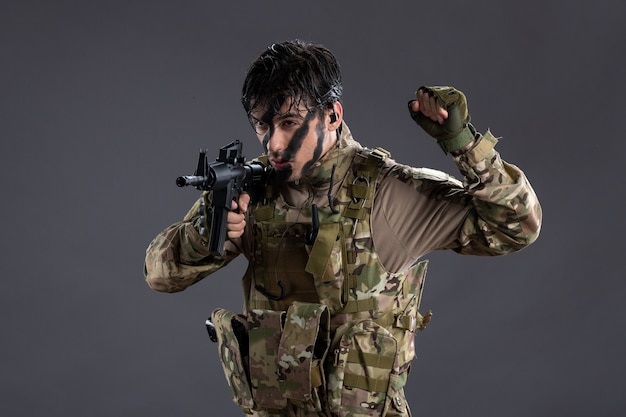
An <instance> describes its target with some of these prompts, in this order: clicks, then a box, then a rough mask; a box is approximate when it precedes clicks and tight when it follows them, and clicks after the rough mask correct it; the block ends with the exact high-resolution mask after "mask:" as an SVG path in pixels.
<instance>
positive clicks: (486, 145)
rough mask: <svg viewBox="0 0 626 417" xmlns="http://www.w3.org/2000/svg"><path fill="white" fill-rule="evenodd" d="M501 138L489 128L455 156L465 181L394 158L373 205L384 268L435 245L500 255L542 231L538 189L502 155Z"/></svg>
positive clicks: (395, 267)
mask: <svg viewBox="0 0 626 417" xmlns="http://www.w3.org/2000/svg"><path fill="white" fill-rule="evenodd" d="M496 142H497V140H496V139H495V138H494V137H493V135H492V134H491V133H490V132H487V133H486V134H485V135H484V136H482V137H481V138H480V139H479V141H478V142H477V144H476V145H475V146H474V147H473V148H472V149H470V150H469V151H467V152H466V153H465V154H463V155H460V156H455V157H454V158H455V161H456V163H457V165H458V167H459V168H460V170H461V172H462V173H463V175H464V180H463V182H461V181H459V180H457V179H456V178H454V177H452V176H450V175H448V174H445V173H444V172H441V171H437V170H432V169H428V168H414V167H410V166H407V165H402V164H397V163H395V162H394V161H390V162H389V165H388V167H389V170H388V171H387V172H386V173H385V174H384V175H385V178H384V179H383V180H382V181H381V183H380V185H379V187H378V189H377V190H376V195H375V197H374V199H375V200H374V204H373V205H372V238H373V240H374V244H375V245H376V248H377V252H378V254H379V257H380V260H381V262H382V263H383V265H384V266H385V268H387V270H389V271H394V272H395V271H402V270H404V269H406V268H408V267H409V266H411V265H412V264H413V263H414V262H415V260H417V259H419V258H420V257H422V256H423V255H425V254H427V253H429V252H431V251H433V250H439V249H452V250H455V251H457V252H459V253H462V254H465V255H501V254H505V253H510V252H514V251H517V250H520V249H522V248H523V247H525V246H527V245H529V244H530V243H532V242H533V241H534V240H535V239H536V238H537V235H538V234H539V229H540V225H541V207H540V206H539V202H538V201H537V197H536V195H535V193H534V191H533V189H532V187H531V186H530V184H529V183H528V180H527V179H526V177H525V175H524V174H523V173H522V171H521V170H519V169H518V168H517V167H515V166H514V165H510V164H507V163H506V162H504V161H502V160H501V159H500V155H499V154H498V153H497V152H496V151H495V150H494V145H495V143H496ZM407 207H408V208H410V209H409V210H407ZM407 225H410V227H407Z"/></svg>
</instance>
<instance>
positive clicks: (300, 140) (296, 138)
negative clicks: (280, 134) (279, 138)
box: [281, 112, 315, 160]
mask: <svg viewBox="0 0 626 417" xmlns="http://www.w3.org/2000/svg"><path fill="white" fill-rule="evenodd" d="M314 117H315V113H313V112H308V113H307V115H306V117H305V118H304V123H302V126H300V127H299V128H298V129H296V131H295V132H294V133H293V136H292V137H291V139H290V141H289V144H288V145H287V148H286V149H285V151H284V153H283V155H281V156H282V159H284V160H290V159H292V158H293V156H294V155H295V154H296V153H298V151H299V150H300V148H302V145H303V144H304V138H306V135H307V134H308V133H309V125H310V122H311V120H313V118H314Z"/></svg>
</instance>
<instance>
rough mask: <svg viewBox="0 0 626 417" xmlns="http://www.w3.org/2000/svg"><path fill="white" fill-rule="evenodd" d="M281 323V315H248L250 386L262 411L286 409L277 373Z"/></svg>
mask: <svg viewBox="0 0 626 417" xmlns="http://www.w3.org/2000/svg"><path fill="white" fill-rule="evenodd" d="M284 320H285V312H284V311H273V310H251V311H250V314H249V315H248V327H249V330H248V338H249V341H250V360H249V369H250V383H251V385H252V392H253V397H254V402H255V404H256V405H257V406H259V407H262V408H265V409H282V408H284V407H285V406H286V405H287V400H286V399H285V397H284V395H283V393H282V392H281V391H280V386H279V383H278V374H277V372H276V362H277V358H278V345H279V343H280V336H281V333H282V329H283V322H284Z"/></svg>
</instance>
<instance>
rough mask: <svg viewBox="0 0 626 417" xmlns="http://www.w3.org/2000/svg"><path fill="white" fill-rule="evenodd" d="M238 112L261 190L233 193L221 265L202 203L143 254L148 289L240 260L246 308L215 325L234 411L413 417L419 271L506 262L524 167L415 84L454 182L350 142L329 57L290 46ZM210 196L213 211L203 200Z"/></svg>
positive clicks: (437, 90)
mask: <svg viewBox="0 0 626 417" xmlns="http://www.w3.org/2000/svg"><path fill="white" fill-rule="evenodd" d="M241 98H242V103H243V107H244V109H245V111H246V113H247V116H248V119H249V121H250V123H251V124H252V127H253V128H254V131H255V133H256V135H257V138H258V140H259V141H260V142H261V143H262V145H263V147H264V149H265V154H264V155H262V156H261V157H259V159H258V160H259V161H261V162H263V163H264V164H266V166H267V175H266V180H265V181H266V182H265V186H264V188H263V193H262V194H263V195H262V196H261V197H260V198H258V199H256V200H258V201H251V199H250V195H249V194H245V193H244V194H241V196H240V198H239V199H238V201H236V202H235V201H233V203H232V211H231V212H229V214H228V227H227V230H228V232H227V234H228V239H227V241H226V243H225V246H224V247H225V251H224V253H223V255H216V254H213V253H211V252H210V251H208V249H207V236H206V234H204V235H201V234H200V233H199V230H201V229H208V228H209V227H208V225H209V224H210V221H209V219H207V218H206V217H207V216H202V217H201V216H200V215H199V214H198V208H199V207H200V204H201V201H203V199H202V198H201V199H200V200H198V202H197V203H196V204H195V205H194V207H192V208H191V210H190V211H189V213H188V214H187V215H186V216H185V217H184V219H183V220H182V221H180V222H178V223H176V224H174V225H172V226H170V227H168V228H167V229H165V230H164V231H163V232H161V233H160V234H159V235H158V236H157V237H156V238H155V239H154V240H153V241H152V242H151V244H150V246H149V247H148V249H147V253H146V260H145V277H146V280H147V282H148V284H149V285H150V287H152V288H153V289H155V290H157V291H165V292H176V291H181V290H184V289H185V288H187V287H189V286H190V285H192V284H194V283H196V282H198V281H199V280H201V279H203V278H204V277H206V276H208V275H209V274H211V273H213V272H215V271H217V270H218V269H220V268H222V267H223V266H225V265H226V264H228V263H229V262H230V261H231V260H233V259H234V258H235V257H236V256H238V255H240V254H243V255H244V256H245V257H246V258H247V260H248V261H249V266H248V269H247V271H246V273H245V276H244V277H243V298H244V309H243V312H242V313H239V314H238V313H235V312H230V311H226V310H223V309H217V310H215V311H214V312H213V314H212V317H211V318H212V322H213V324H214V326H215V330H216V333H217V334H216V336H217V337H216V338H217V341H218V344H219V345H218V346H219V349H218V350H219V355H220V358H221V360H222V363H223V367H224V372H225V375H226V377H227V380H228V383H229V386H230V388H231V392H232V394H233V400H234V401H235V402H236V403H237V404H238V405H239V406H240V407H241V408H242V410H243V411H244V412H245V413H247V414H253V415H256V416H301V417H303V416H352V415H355V416H356V415H358V416H365V415H367V416H410V410H409V406H408V404H407V403H406V400H405V397H404V391H403V387H404V386H405V384H406V380H407V376H408V371H409V368H410V365H411V360H412V359H413V358H414V346H413V338H414V333H415V331H416V330H418V329H423V328H424V326H425V325H426V323H427V322H428V319H429V314H428V313H427V314H424V315H422V314H421V313H420V312H419V311H418V308H419V304H420V299H421V292H422V291H421V290H422V285H423V281H424V276H425V273H426V266H427V264H426V261H425V260H421V258H422V257H423V256H424V255H425V254H427V253H429V252H431V251H433V250H438V249H451V250H454V251H456V252H458V253H460V254H464V255H501V254H507V253H511V252H514V251H517V250H520V249H522V248H524V247H526V246H527V245H529V244H531V243H532V242H533V241H534V240H535V239H536V238H537V236H538V234H539V230H540V224H541V208H540V206H539V203H538V201H537V197H536V195H535V193H534V191H533V189H532V188H531V186H530V184H529V183H528V181H527V179H526V177H525V176H524V174H523V172H522V171H521V170H520V169H519V168H517V167H516V166H514V165H510V164H508V163H506V162H504V161H503V160H502V159H501V158H500V155H499V154H498V152H496V151H495V149H494V145H495V144H496V142H497V140H496V138H495V137H494V136H493V135H492V134H491V132H489V131H487V132H486V133H484V134H481V133H479V132H477V131H476V130H475V129H474V127H473V126H472V124H471V123H470V117H469V114H468V111H467V102H466V98H465V96H464V94H463V93H462V92H460V91H459V90H457V89H455V88H452V87H420V88H419V89H418V90H417V92H416V96H415V99H413V100H411V101H409V104H408V111H409V115H410V116H411V117H412V118H413V119H414V120H415V122H417V124H418V125H419V126H421V127H422V128H423V129H424V130H425V131H426V132H427V133H428V134H429V135H430V136H432V137H434V138H435V139H436V140H437V143H438V144H439V146H441V148H442V149H443V150H444V152H445V153H446V154H449V155H450V156H451V157H452V158H453V160H454V161H455V163H456V165H457V166H458V168H459V170H460V172H461V174H462V176H463V181H462V182H461V181H458V180H456V179H455V178H453V177H452V176H449V175H447V174H444V173H442V172H440V171H435V170H431V169H425V168H413V167H409V166H406V165H403V164H400V163H398V162H396V161H394V160H393V159H391V157H390V155H389V153H388V152H386V151H385V150H383V149H381V148H377V149H373V150H372V149H366V148H364V147H362V146H361V145H360V144H359V143H358V142H356V141H355V140H354V139H353V137H352V134H351V133H350V129H349V128H348V126H347V124H346V122H345V121H344V119H343V107H342V103H341V98H342V82H341V75H340V71H339V65H338V64H337V61H336V59H335V57H334V56H333V54H332V53H331V52H330V51H329V50H328V49H326V48H325V47H323V46H321V45H316V44H309V43H305V42H302V41H299V40H296V41H286V42H282V43H277V44H274V45H271V46H270V47H268V48H267V49H266V50H265V51H263V52H262V53H261V54H260V55H259V57H258V58H257V59H256V61H255V62H254V63H253V64H252V65H251V67H250V69H249V72H248V74H247V77H246V79H245V81H244V84H243V89H242V97H241ZM205 196H206V199H205V200H204V201H207V202H210V197H211V196H210V192H209V193H208V195H205Z"/></svg>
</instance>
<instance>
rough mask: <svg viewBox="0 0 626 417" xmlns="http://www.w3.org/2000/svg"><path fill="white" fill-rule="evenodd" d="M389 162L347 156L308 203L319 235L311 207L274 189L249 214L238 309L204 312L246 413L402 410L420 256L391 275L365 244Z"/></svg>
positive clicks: (417, 323)
mask: <svg viewBox="0 0 626 417" xmlns="http://www.w3.org/2000/svg"><path fill="white" fill-rule="evenodd" d="M388 157H389V154H388V153H387V152H386V151H384V150H382V149H380V148H379V149H376V150H359V151H358V152H357V153H356V155H355V157H354V159H353V161H352V163H351V165H350V168H349V169H348V172H347V174H346V176H345V178H344V179H343V181H342V183H341V186H340V188H339V190H338V192H337V193H336V195H335V196H334V201H333V204H332V205H329V206H328V207H320V208H318V209H317V213H318V216H319V228H318V229H317V230H313V228H312V223H313V222H312V208H311V207H310V206H309V207H305V208H298V209H296V208H293V207H289V206H288V205H287V204H286V202H285V201H284V199H283V198H282V196H281V195H280V194H279V193H277V191H276V190H275V189H272V188H271V187H268V188H267V195H266V199H264V200H263V201H262V202H261V203H259V204H258V205H257V206H256V207H254V208H253V209H252V214H253V218H254V222H253V224H252V225H251V226H252V227H253V235H254V243H255V245H254V249H253V253H252V256H251V258H250V259H249V267H248V270H247V271H246V275H245V277H244V280H243V282H244V294H245V304H244V307H245V308H244V310H245V314H235V313H232V312H228V311H225V310H222V309H218V310H216V311H215V312H214V313H213V314H212V320H213V322H214V323H215V325H216V328H217V333H218V339H219V344H220V348H219V353H220V357H221V359H222V364H223V367H224V371H225V373H226V376H227V379H228V382H229V386H230V388H231V392H232V394H233V398H234V401H235V402H236V403H237V404H239V405H240V406H241V407H242V409H243V410H244V411H246V412H248V413H251V412H252V410H265V411H267V412H268V413H275V414H280V410H281V409H284V408H285V407H286V406H288V404H293V405H296V406H298V407H301V408H303V409H305V410H306V411H308V412H311V413H324V412H326V413H328V412H332V413H334V414H337V415H352V414H358V415H372V416H384V415H386V413H387V410H388V409H389V407H394V408H395V409H396V410H397V411H398V412H400V413H402V412H403V410H404V408H405V404H404V398H403V397H402V396H400V395H399V392H400V391H401V390H402V387H403V386H404V385H405V383H406V377H407V374H408V368H409V366H410V362H411V360H412V359H413V358H414V356H415V349H414V342H413V340H414V332H415V331H416V330H417V329H423V328H424V327H425V325H426V323H427V322H428V320H429V318H430V312H429V313H428V314H427V315H426V317H423V316H422V315H421V314H420V313H419V312H418V307H419V304H420V299H421V295H422V289H423V284H424V278H425V273H426V267H427V261H422V262H419V263H417V264H415V265H414V266H413V267H412V268H410V269H409V270H408V271H406V272H402V273H390V272H388V271H386V270H385V269H384V268H383V266H382V265H381V263H380V261H379V259H378V256H377V254H376V251H375V248H374V245H373V239H372V231H371V222H370V216H371V207H372V201H373V197H374V193H375V191H376V187H377V185H378V184H379V182H380V181H381V179H382V178H383V176H384V174H385V172H386V171H387V170H388V169H389V167H390V165H389V164H386V160H387V158H388ZM348 163H349V162H348ZM312 232H313V233H314V235H312ZM312 237H314V240H313V239H311V238H312ZM233 330H234V331H233Z"/></svg>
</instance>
